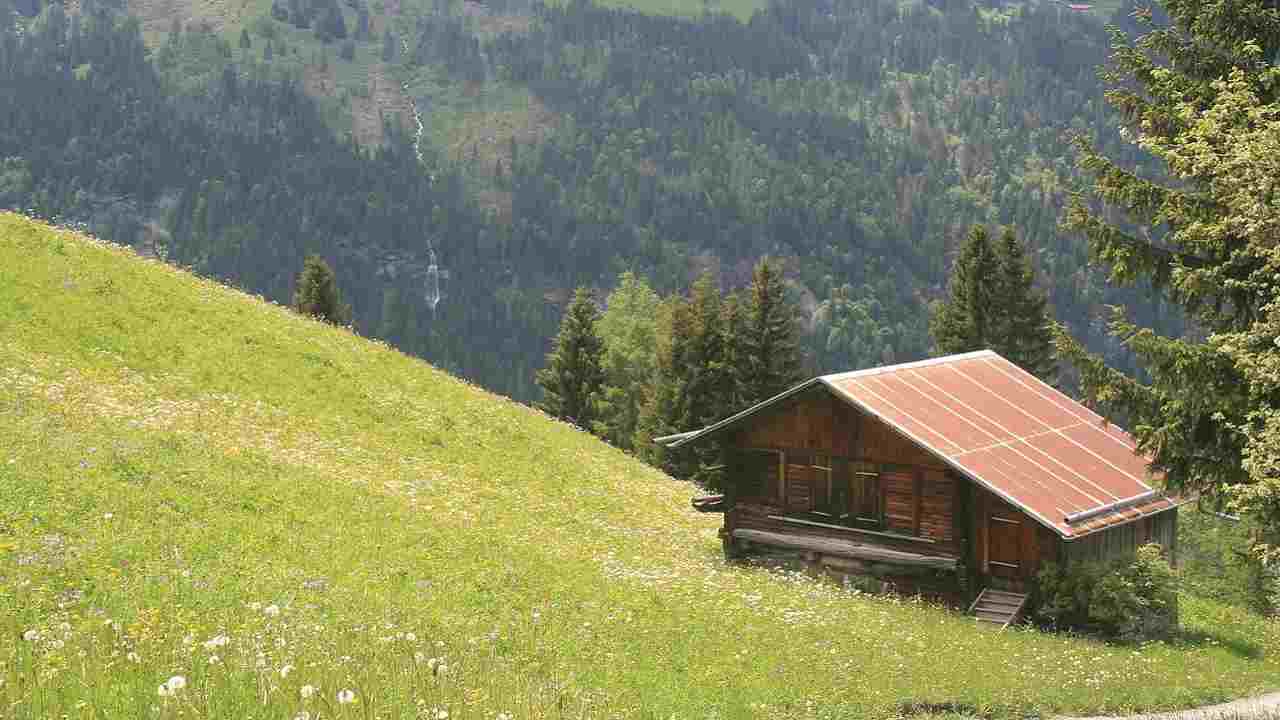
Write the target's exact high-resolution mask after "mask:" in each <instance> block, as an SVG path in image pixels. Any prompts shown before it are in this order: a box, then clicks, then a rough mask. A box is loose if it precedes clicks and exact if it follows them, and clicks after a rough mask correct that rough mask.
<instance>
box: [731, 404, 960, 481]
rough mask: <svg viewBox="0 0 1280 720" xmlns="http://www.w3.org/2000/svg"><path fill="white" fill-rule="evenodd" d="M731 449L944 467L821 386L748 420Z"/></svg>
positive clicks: (912, 444) (909, 442)
mask: <svg viewBox="0 0 1280 720" xmlns="http://www.w3.org/2000/svg"><path fill="white" fill-rule="evenodd" d="M731 444H732V445H736V446H737V447H742V448H778V449H794V450H812V451H818V452H825V453H830V454H832V455H838V456H841V457H850V458H857V459H859V460H867V461H869V462H874V463H890V464H896V465H909V466H913V467H928V468H934V469H937V470H943V469H945V467H946V465H945V464H944V463H942V461H940V460H938V459H937V458H936V457H934V456H933V455H930V454H929V453H928V452H926V451H924V450H922V449H920V448H919V447H917V446H916V445H915V444H914V443H912V442H911V441H910V440H907V439H906V438H905V437H903V436H902V435H900V434H898V433H897V432H895V431H894V430H893V429H892V428H890V427H889V426H887V425H885V424H884V423H882V422H880V421H879V420H876V419H875V418H873V417H868V416H866V415H863V414H862V413H859V412H858V411H857V409H855V408H853V407H851V406H850V405H849V404H848V403H846V402H844V401H843V400H841V399H839V398H837V397H835V396H834V395H832V394H831V393H830V392H829V391H828V390H827V389H826V388H823V387H818V388H814V389H813V390H811V391H809V392H806V393H804V394H802V395H800V396H797V397H795V398H791V399H790V400H789V401H788V402H786V403H785V404H783V405H781V406H779V407H776V408H770V409H768V410H765V411H764V412H762V413H761V414H760V415H757V416H756V417H754V418H751V419H750V420H748V421H747V425H746V427H744V428H743V429H741V430H739V431H738V433H737V434H736V435H734V437H733V440H732V442H731Z"/></svg>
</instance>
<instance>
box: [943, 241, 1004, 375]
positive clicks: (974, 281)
mask: <svg viewBox="0 0 1280 720" xmlns="http://www.w3.org/2000/svg"><path fill="white" fill-rule="evenodd" d="M999 268H1000V261H999V259H998V258H997V257H996V254H995V251H994V249H993V248H992V247H991V239H990V236H989V235H988V234H987V229H986V228H985V227H983V226H981V225H974V226H973V227H972V228H970V229H969V234H968V235H967V236H966V237H965V240H964V243H963V244H962V245H961V246H960V254H959V255H958V256H957V257H956V262H955V265H954V266H952V268H951V282H950V287H949V288H948V292H947V300H946V302H943V303H939V304H937V305H935V306H934V310H933V314H932V317H931V319H930V323H929V331H930V333H931V334H932V335H933V342H934V345H935V346H936V347H937V350H938V352H939V353H940V354H942V355H952V354H955V353H964V352H972V351H974V350H984V349H986V348H989V347H991V346H992V345H993V343H994V340H995V336H996V333H997V328H998V325H999V320H998V319H997V318H996V317H995V315H996V313H997V311H998V308H997V306H996V288H995V278H996V275H997V273H998V272H999Z"/></svg>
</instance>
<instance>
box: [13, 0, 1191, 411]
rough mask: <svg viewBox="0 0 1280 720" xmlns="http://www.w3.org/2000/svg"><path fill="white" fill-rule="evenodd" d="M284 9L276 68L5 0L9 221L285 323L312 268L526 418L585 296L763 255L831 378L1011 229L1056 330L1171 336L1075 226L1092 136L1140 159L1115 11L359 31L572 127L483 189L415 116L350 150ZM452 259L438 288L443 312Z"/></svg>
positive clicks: (632, 18)
mask: <svg viewBox="0 0 1280 720" xmlns="http://www.w3.org/2000/svg"><path fill="white" fill-rule="evenodd" d="M6 5H9V6H11V8H12V9H6ZM277 5H278V7H277V8H276V12H275V13H274V17H273V16H271V15H268V16H264V17H263V18H260V19H259V20H258V21H257V22H255V23H254V24H253V33H254V35H253V37H250V34H249V32H248V31H247V30H246V31H245V32H244V33H243V36H242V40H241V43H240V48H241V50H243V49H244V48H248V47H250V46H252V47H254V48H255V50H254V51H253V52H252V53H247V52H241V51H237V52H234V53H233V52H232V50H231V44H230V42H229V41H228V40H227V38H225V37H224V36H222V35H219V34H217V33H215V32H213V31H212V30H211V29H210V28H201V27H196V26H188V27H183V26H181V24H179V25H177V26H175V28H174V29H173V31H172V32H170V33H169V34H168V36H167V37H166V38H164V40H163V42H162V43H161V44H160V46H159V47H158V48H155V49H148V48H147V47H146V46H145V45H144V44H143V42H142V39H141V36H140V33H139V26H138V23H137V21H136V20H134V19H132V18H130V17H129V16H128V14H127V13H126V12H125V11H124V9H123V8H122V7H119V6H116V5H112V4H111V3H110V2H106V1H104V0H93V1H91V0H81V2H80V3H79V4H78V7H77V9H76V11H75V12H69V11H67V10H66V9H64V7H63V6H62V5H61V4H59V3H57V2H41V1H38V0H19V2H17V3H13V2H12V0H0V23H2V24H3V28H2V29H0V206H5V207H13V208H19V209H23V210H27V211H30V212H34V213H37V214H40V215H43V216H46V217H54V218H59V219H61V220H63V221H66V222H76V223H83V224H86V225H87V226H88V227H89V228H90V229H91V230H93V231H94V232H96V233H98V234H99V235H101V236H104V237H106V238H110V239H115V240H117V241H119V242H126V243H131V244H134V245H137V246H139V247H141V248H143V249H145V250H147V251H151V252H155V253H156V254H158V255H161V256H163V257H166V258H168V259H169V260H171V261H173V262H177V263H180V264H183V265H187V266H191V267H193V268H195V269H196V270H198V271H199V272H202V273H206V274H209V275H213V276H216V277H218V278H221V279H224V280H226V281H228V282H231V283H233V284H236V285H239V286H241V287H244V288H246V289H248V290H250V291H252V292H256V293H260V294H262V295H265V296H267V297H270V298H272V299H275V300H277V301H279V302H287V301H288V298H289V297H290V295H291V293H292V290H293V288H292V287H291V284H292V282H293V278H294V277H295V276H296V274H297V272H298V270H299V269H300V268H301V267H302V264H303V258H304V257H306V256H307V255H309V254H318V255H320V256H323V257H324V258H326V259H327V260H328V261H329V262H330V263H331V264H332V266H333V267H334V268H335V270H336V272H337V276H338V280H339V284H340V286H341V288H342V293H343V297H344V298H345V299H346V300H347V301H348V302H350V303H351V305H352V306H353V309H354V322H355V324H356V326H357V328H358V329H359V330H360V331H361V332H363V333H366V334H370V335H376V336H380V337H383V338H386V339H387V340H389V341H390V342H392V343H394V344H396V345H398V346H400V347H402V348H403V349H405V350H406V351H408V352H412V353H415V354H419V355H422V356H423V357H425V358H427V359H429V360H431V361H432V362H434V363H436V364H437V365H440V366H442V367H445V368H447V369H450V370H451V371H454V372H457V373H459V374H461V375H463V376H465V377H468V378H470V379H472V380H474V381H476V382H478V383H481V384H483V385H485V386H487V387H490V388H492V389H494V390H497V391H499V392H503V393H507V394H510V395H512V396H514V397H517V398H520V399H526V400H527V399H531V398H533V397H534V396H535V395H536V388H535V386H534V384H533V371H534V369H536V368H537V367H539V366H540V365H541V364H542V362H543V358H544V356H545V354H546V352H547V350H548V348H549V342H550V338H551V336H552V335H553V334H554V333H555V331H556V328H557V326H558V323H559V320H560V315H561V313H562V311H563V307H564V303H565V302H566V301H567V298H568V295H569V293H568V292H567V290H568V289H570V288H573V287H575V286H579V285H587V286H594V287H597V288H600V289H601V290H607V289H608V288H610V287H611V286H612V285H613V284H614V283H615V282H616V278H617V277H618V275H619V273H620V272H622V271H624V270H630V271H633V272H635V273H637V274H638V275H640V276H643V277H646V278H647V279H648V281H649V282H650V284H651V285H652V286H653V287H654V288H655V289H656V290H658V291H659V292H661V293H663V294H667V293H673V292H683V291H685V290H687V288H688V287H689V285H690V284H691V282H692V281H693V279H694V278H695V277H698V276H699V275H701V274H702V273H703V272H704V271H706V270H711V271H713V273H714V275H715V277H717V278H718V282H719V283H721V285H722V286H723V287H724V288H725V289H733V288H740V287H744V286H745V285H746V284H747V283H748V282H749V280H750V276H751V269H752V267H753V266H754V264H755V262H756V261H757V260H758V258H760V257H762V256H765V255H770V256H773V257H776V258H780V259H781V261H782V262H783V267H784V273H785V276H786V277H787V279H788V285H789V287H790V291H791V292H792V294H793V295H794V301H795V306H796V307H797V308H798V309H799V312H800V314H801V317H800V324H801V326H802V327H803V328H804V330H805V337H804V338H803V345H804V347H805V349H806V356H807V358H808V360H807V362H808V364H809V365H810V368H809V369H810V370H827V369H835V368H840V369H848V368H853V367H861V366H867V365H872V364H878V363H881V362H888V361H900V360H909V359H914V358H918V357H922V356H925V355H927V354H928V353H929V352H930V350H931V348H930V341H929V334H928V317H929V313H928V308H927V305H928V304H929V303H930V302H931V301H933V300H936V299H937V298H939V297H940V296H941V295H942V293H943V289H944V283H945V281H946V277H947V272H948V267H949V263H950V261H951V259H952V258H953V256H954V253H955V249H956V248H957V247H958V245H959V242H960V241H961V239H962V238H963V236H964V234H965V232H966V231H967V230H968V228H969V227H970V226H971V225H972V224H974V223H987V224H1003V225H1012V226H1014V227H1015V228H1016V229H1017V233H1018V235H1019V236H1020V237H1021V238H1022V239H1023V240H1024V241H1025V242H1026V243H1027V245H1028V246H1029V248H1030V249H1031V253H1032V258H1033V261H1034V264H1035V266H1036V268H1037V270H1038V276H1039V277H1040V278H1041V279H1042V281H1043V282H1044V284H1045V287H1044V289H1045V291H1046V292H1047V295H1048V298H1049V303H1050V306H1051V309H1052V311H1053V313H1054V314H1055V315H1056V317H1057V318H1059V319H1060V320H1062V321H1064V322H1066V323H1067V324H1068V325H1069V326H1070V327H1071V328H1072V329H1073V331H1074V332H1075V333H1076V334H1077V335H1078V336H1079V337H1082V338H1084V339H1085V340H1086V342H1087V343H1088V345H1089V346H1090V347H1091V348H1092V349H1094V350H1096V351H1099V352H1101V353H1102V354H1103V355H1104V356H1105V357H1106V358H1107V359H1108V360H1109V361H1110V362H1111V363H1113V364H1114V365H1117V366H1119V367H1122V368H1125V369H1129V368H1130V365H1129V362H1130V361H1129V360H1128V358H1127V356H1125V355H1124V354H1123V353H1122V351H1121V349H1120V347H1119V345H1118V344H1116V343H1115V342H1114V341H1113V340H1111V339H1110V338H1109V337H1108V336H1107V335H1106V333H1105V328H1104V327H1102V324H1101V321H1099V320H1097V318H1098V317H1100V316H1101V315H1102V313H1101V312H1100V308H1102V306H1103V305H1105V304H1114V303H1120V304H1125V305H1127V306H1129V307H1130V308H1131V311H1132V315H1133V317H1135V318H1136V319H1137V320H1139V321H1140V322H1142V323H1144V324H1146V325H1153V326H1156V327H1158V328H1160V329H1162V330H1164V331H1166V332H1174V333H1175V334H1176V333H1177V332H1178V331H1179V329H1180V328H1179V325H1178V323H1179V320H1178V316H1177V314H1176V313H1172V312H1171V311H1168V310H1167V309H1166V307H1167V306H1165V305H1162V304H1160V303H1159V302H1157V301H1155V300H1152V299H1151V298H1150V296H1149V295H1148V293H1146V292H1145V291H1143V290H1142V289H1141V288H1138V289H1122V288H1114V287H1111V286H1108V285H1107V284H1106V283H1105V282H1104V279H1103V276H1102V275H1100V274H1099V273H1098V272H1097V271H1095V270H1091V269H1090V268H1089V267H1088V262H1087V261H1088V258H1087V249H1086V247H1085V245H1084V243H1082V242H1081V241H1080V239H1079V238H1076V237H1073V236H1071V235H1069V234H1064V233H1061V232H1060V231H1059V230H1058V227H1057V223H1058V219H1059V216H1060V214H1061V210H1062V207H1063V205H1064V203H1065V202H1066V200H1067V198H1068V196H1069V194H1070V191H1071V190H1072V182H1073V180H1072V177H1073V171H1072V169H1071V168H1072V160H1071V151H1070V150H1069V144H1068V135H1069V133H1071V132H1073V131H1077V132H1084V133H1087V134H1089V135H1091V136H1094V137H1095V138H1096V141H1097V142H1098V143H1099V144H1100V146H1101V147H1103V148H1105V149H1106V150H1107V151H1108V152H1109V153H1110V154H1111V155H1113V156H1115V157H1118V158H1122V159H1124V160H1126V161H1128V162H1132V163H1141V162H1142V161H1143V159H1142V158H1140V157H1138V156H1136V155H1135V149H1134V148H1133V146H1132V145H1128V144H1124V143H1120V142H1119V141H1118V138H1112V137H1108V136H1106V135H1105V134H1103V131H1102V130H1099V129H1097V128H1101V127H1102V126H1103V123H1102V122H1101V121H1102V120H1103V119H1104V118H1105V116H1106V113H1107V111H1106V110H1105V105H1104V103H1103V101H1102V95H1101V86H1100V84H1099V82H1098V80H1097V78H1096V65H1097V63H1098V61H1099V59H1100V58H1102V57H1103V56H1104V55H1105V48H1106V43H1107V38H1106V35H1105V32H1104V30H1103V24H1102V22H1101V21H1100V20H1099V19H1098V18H1097V17H1095V16H1093V15H1089V14H1085V13H1078V12H1072V11H1069V10H1067V11H1064V9H1063V8H1062V7H1061V6H1058V5H1051V4H1044V5H1036V4H1029V5H1009V6H998V5H997V6H992V5H988V4H985V3H983V4H971V3H968V2H944V3H932V4H927V3H913V2H908V3H901V2H896V1H893V2H890V1H888V0H868V1H867V2H864V3H858V4H852V5H836V4H833V3H830V2H827V1H826V0H785V1H784V2H774V3H773V4H771V5H770V6H769V7H768V8H767V9H765V10H762V11H760V12H758V13H756V14H755V15H754V16H753V17H752V18H751V19H750V20H749V21H747V22H740V21H739V20H737V19H734V18H732V17H729V16H727V15H721V14H716V13H708V14H704V15H701V16H699V17H696V18H671V17H660V16H651V15H645V14H640V13H636V12H632V11H624V10H616V9H604V8H600V7H597V6H595V5H592V4H590V3H588V2H581V1H577V2H572V3H568V4H565V5H561V6H546V5H541V4H535V5H533V6H529V7H520V8H516V7H514V6H508V5H507V4H505V3H494V4H493V5H492V6H491V7H489V9H488V10H487V12H491V13H520V14H522V15H527V16H530V17H531V18H532V20H531V22H529V23H527V24H525V25H521V26H516V27H513V29H509V30H505V31H503V32H500V33H492V32H488V33H481V32H479V31H478V30H477V29H476V23H475V22H474V21H473V19H472V18H470V17H469V16H468V14H467V13H466V12H462V8H460V6H457V5H450V4H449V3H443V2H442V3H436V4H435V6H434V7H433V8H431V9H427V10H422V11H420V12H419V11H412V10H411V9H403V7H402V10H401V11H402V13H404V15H403V17H401V18H399V20H400V21H401V22H399V23H398V24H396V25H395V26H394V28H388V29H387V30H386V31H385V33H384V36H382V37H379V36H377V35H376V33H374V34H373V37H370V35H371V33H370V32H369V31H368V28H367V27H365V26H364V22H363V21H362V22H361V23H359V24H358V26H357V27H355V28H354V29H353V30H352V31H351V33H350V34H351V35H352V36H358V37H359V38H360V40H361V41H362V42H369V43H375V44H377V46H378V47H383V46H385V57H386V58H388V59H390V58H394V61H395V62H396V63H398V67H400V68H402V69H404V70H405V71H406V72H408V71H412V70H414V69H416V68H424V67H431V68H437V69H439V71H440V72H442V73H444V74H445V76H446V77H449V78H451V79H452V80H453V81H455V82H457V83H459V84H463V83H484V82H500V83H505V84H508V85H511V86H520V87H526V88H528V90H529V91H530V92H531V93H532V94H533V96H534V97H536V98H537V99H538V100H539V101H540V102H541V103H543V104H545V105H546V106H547V107H548V108H549V109H550V110H551V111H553V112H554V113H556V115H557V117H558V118H560V121H559V122H558V123H556V125H555V127H554V130H553V131H552V132H551V133H550V134H549V136H548V137H546V138H545V139H544V140H542V141H539V142H536V143H525V144H520V143H516V142H515V141H512V144H511V147H510V148H509V151H508V152H507V153H506V154H505V157H506V163H505V164H504V163H503V161H502V160H499V161H498V162H497V163H496V166H494V167H477V164H478V162H479V160H478V159H477V156H475V155H472V156H470V157H463V158H460V159H457V158H453V159H451V158H449V157H448V156H446V155H445V154H444V153H442V152H439V150H438V149H437V148H434V147H432V146H431V145H430V143H428V142H422V143H415V138H414V137H413V136H412V135H411V134H410V133H409V132H407V131H405V130H403V129H402V128H400V127H399V126H398V125H396V124H394V123H388V125H387V132H386V134H385V137H386V140H385V142H384V143H383V144H382V145H381V146H373V147H360V146H358V145H357V144H356V143H355V142H354V141H353V140H351V139H350V136H347V135H339V134H338V133H335V132H333V129H332V128H331V127H330V126H329V125H327V124H326V119H325V116H324V113H323V109H322V108H321V107H320V106H319V105H317V103H316V102H315V101H314V100H313V98H311V97H310V96H308V95H307V94H306V93H305V92H304V91H303V87H302V83H301V82H300V80H299V77H298V76H297V73H296V72H290V71H289V68H290V67H293V66H291V65H287V63H286V62H285V60H284V57H283V56H285V55H286V52H287V51H286V52H282V51H281V49H280V46H279V45H278V44H277V45H275V46H273V44H272V42H271V41H270V39H267V40H266V41H265V42H264V35H270V34H272V33H273V32H274V31H273V30H272V29H271V28H272V27H273V24H279V25H284V24H292V25H294V26H297V25H298V23H303V24H306V23H314V24H316V25H317V28H318V29H317V31H316V32H317V37H320V36H323V37H324V39H325V41H326V42H328V41H330V40H334V39H341V38H342V37H343V34H345V33H347V32H348V31H347V29H346V27H345V26H344V27H343V28H341V29H339V28H338V27H337V25H339V24H341V19H340V18H339V19H338V20H336V21H335V19H334V17H335V12H340V11H339V10H337V9H335V6H334V5H333V4H325V3H320V4H315V5H314V7H313V6H312V5H307V4H299V3H293V4H287V3H286V4H280V3H278V4H277ZM357 5H358V6H359V7H360V8H364V7H365V6H364V5H363V4H362V3H357ZM295 6H296V7H295ZM364 12H365V15H367V12H368V10H367V9H365V11H364ZM1126 13H1127V11H1126V10H1125V9H1122V10H1121V11H1120V12H1119V13H1117V19H1118V21H1119V20H1125V19H1126ZM362 17H363V16H362ZM393 31H394V32H397V33H403V34H405V35H406V36H405V37H399V38H393V37H392V32H393ZM395 39H400V40H402V41H403V42H402V43H401V44H402V46H403V47H405V48H408V49H409V50H410V52H408V53H400V52H398V51H396V43H395V42H394V40H395ZM257 48H262V50H261V51H259V50H257ZM295 52H296V50H295ZM341 55H342V53H340V54H339V56H338V57H331V56H329V55H325V56H324V57H323V58H321V59H320V62H323V63H330V62H333V63H341V62H344V59H343V58H342V56H341ZM427 117H428V122H429V120H430V117H429V115H428V116H427ZM415 145H417V147H415ZM478 179H479V180H478ZM480 181H482V182H483V183H488V184H489V185H491V186H492V187H493V188H494V189H495V190H496V191H498V192H501V193H505V194H506V196H507V197H509V200H510V202H509V208H508V209H507V210H506V211H504V212H495V211H494V209H493V208H492V207H487V206H485V205H483V204H481V203H480V202H478V201H477V198H476V193H475V187H476V186H477V182H480ZM432 251H434V253H435V254H437V255H438V257H439V263H440V265H441V266H442V267H444V268H445V269H446V271H447V272H446V275H447V279H446V280H444V281H443V295H444V300H443V301H442V302H441V303H440V304H439V306H438V307H434V308H433V307H432V304H431V303H430V302H429V300H428V297H427V293H426V292H425V287H426V282H427V270H428V264H429V258H430V255H431V254H432ZM600 297H604V293H601V294H600Z"/></svg>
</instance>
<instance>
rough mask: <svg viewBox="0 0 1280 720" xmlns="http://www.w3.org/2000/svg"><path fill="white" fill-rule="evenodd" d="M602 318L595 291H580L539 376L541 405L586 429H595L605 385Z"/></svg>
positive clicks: (584, 289)
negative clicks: (593, 296) (599, 323)
mask: <svg viewBox="0 0 1280 720" xmlns="http://www.w3.org/2000/svg"><path fill="white" fill-rule="evenodd" d="M598 318H599V312H598V311H597V310H596V305H595V303H594V302H593V301H592V300H591V292H590V291H589V290H588V289H587V288H585V287H580V288H578V290H577V292H575V293H574V295H573V301H572V302H571V303H569V307H568V309H566V310H565V314H564V318H563V319H562V320H561V321H560V332H559V334H557V335H556V338H555V344H554V347H553V348H552V350H551V352H550V353H548V354H547V363H546V367H544V368H543V369H541V370H539V371H538V373H537V375H536V380H537V383H538V386H539V387H541V388H542V400H540V401H539V402H538V404H537V406H538V407H539V408H540V409H542V410H543V411H544V412H546V413H547V414H549V415H554V416H555V417H557V418H560V419H561V420H567V421H569V422H571V423H573V424H575V425H577V426H578V427H582V428H591V427H592V423H593V422H594V421H595V404H596V402H597V401H598V399H599V397H600V391H601V389H602V387H603V383H604V371H603V369H602V368H601V358H602V355H603V353H604V341H602V340H601V339H600V335H599V333H598V332H597V331H596V321H597V320H598Z"/></svg>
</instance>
